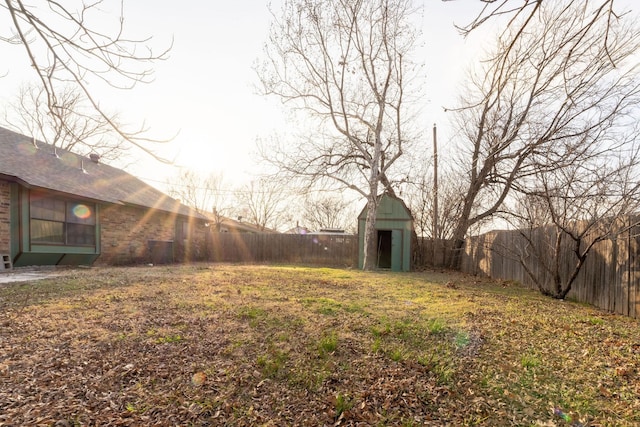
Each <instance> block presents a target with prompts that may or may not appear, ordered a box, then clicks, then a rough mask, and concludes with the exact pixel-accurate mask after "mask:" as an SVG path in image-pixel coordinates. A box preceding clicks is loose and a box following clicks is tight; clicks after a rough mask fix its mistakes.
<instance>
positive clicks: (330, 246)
mask: <svg viewBox="0 0 640 427" xmlns="http://www.w3.org/2000/svg"><path fill="white" fill-rule="evenodd" d="M210 236H211V237H210V238H209V242H208V245H207V246H208V252H209V257H210V260H211V261H214V262H256V263H262V262H271V263H292V264H310V265H323V266H336V267H357V266H358V236H351V235H325V234H322V235H314V234H306V235H300V234H251V233H212V234H211V235H210Z"/></svg>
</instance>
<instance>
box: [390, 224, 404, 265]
mask: <svg viewBox="0 0 640 427" xmlns="http://www.w3.org/2000/svg"><path fill="white" fill-rule="evenodd" d="M391 271H402V230H391Z"/></svg>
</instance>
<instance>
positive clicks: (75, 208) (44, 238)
mask: <svg viewBox="0 0 640 427" xmlns="http://www.w3.org/2000/svg"><path fill="white" fill-rule="evenodd" d="M29 205H30V215H31V218H30V219H31V224H30V225H31V227H30V230H31V232H30V233H31V243H36V244H38V243H39V244H48V245H66V246H95V244H96V216H95V205H93V204H91V203H80V202H77V201H71V200H62V199H57V198H53V197H50V196H46V195H43V194H38V193H32V194H31V197H30V201H29Z"/></svg>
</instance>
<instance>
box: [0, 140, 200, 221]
mask: <svg viewBox="0 0 640 427" xmlns="http://www.w3.org/2000/svg"><path fill="white" fill-rule="evenodd" d="M0 177H2V178H4V179H7V180H9V181H14V182H19V183H21V184H22V185H24V186H26V187H28V188H35V189H45V190H50V191H55V192H60V193H64V194H68V195H72V196H76V197H81V198H84V199H90V200H93V201H97V202H107V203H113V204H120V205H130V206H138V207H145V208H152V209H157V210H161V211H166V212H171V213H177V214H180V215H185V216H192V217H198V218H201V219H205V217H204V216H202V215H200V214H199V213H197V212H196V211H195V210H194V209H191V208H189V207H188V206H185V205H183V204H181V203H180V202H178V201H177V200H175V199H173V198H171V197H169V196H168V195H166V194H164V193H163V192H161V191H159V190H157V189H155V188H154V187H152V186H150V185H148V184H146V183H144V182H143V181H141V180H140V179H138V178H136V177H135V176H133V175H131V174H129V173H127V172H125V171H123V170H121V169H117V168H114V167H112V166H109V165H107V164H103V163H99V162H96V161H93V160H91V159H90V158H88V157H84V156H81V155H78V154H75V153H73V152H71V151H67V150H63V149H61V148H56V147H54V146H52V145H50V144H46V143H44V142H41V141H36V140H34V139H33V138H31V137H28V136H25V135H21V134H19V133H16V132H13V131H11V130H9V129H5V128H3V127H0Z"/></svg>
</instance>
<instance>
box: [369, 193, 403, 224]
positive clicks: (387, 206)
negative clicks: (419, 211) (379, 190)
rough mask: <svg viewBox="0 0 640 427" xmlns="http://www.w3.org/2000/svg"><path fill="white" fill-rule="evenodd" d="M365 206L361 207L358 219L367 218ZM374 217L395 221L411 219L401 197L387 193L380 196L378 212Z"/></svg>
mask: <svg viewBox="0 0 640 427" xmlns="http://www.w3.org/2000/svg"><path fill="white" fill-rule="evenodd" d="M367 212H368V211H367V206H366V205H365V207H364V208H363V209H362V211H361V212H360V215H358V219H359V220H365V219H367ZM376 219H387V220H396V221H412V220H413V217H412V216H411V211H410V210H409V208H408V207H407V205H405V204H404V202H403V201H402V199H400V198H398V197H395V196H392V195H390V194H389V193H384V194H383V195H382V196H381V197H380V204H379V205H378V212H377V217H376Z"/></svg>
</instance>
